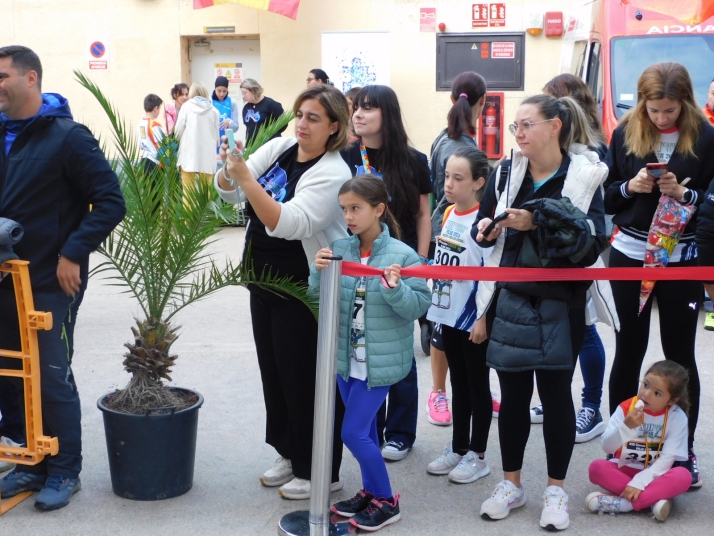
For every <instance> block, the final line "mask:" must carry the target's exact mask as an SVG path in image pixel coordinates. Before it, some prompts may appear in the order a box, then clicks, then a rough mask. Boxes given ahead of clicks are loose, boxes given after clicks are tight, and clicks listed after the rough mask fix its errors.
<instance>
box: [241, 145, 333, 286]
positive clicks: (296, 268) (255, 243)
mask: <svg viewBox="0 0 714 536" xmlns="http://www.w3.org/2000/svg"><path fill="white" fill-rule="evenodd" d="M297 152H298V145H297V144H295V145H293V146H292V147H290V148H289V149H288V150H286V151H285V152H283V153H282V154H281V155H280V156H278V158H277V159H276V160H275V162H273V163H272V164H271V165H270V167H268V171H266V172H265V173H264V174H263V175H262V176H261V177H260V178H259V179H258V183H260V185H261V186H262V187H263V189H264V190H265V191H266V195H270V196H271V197H272V198H273V199H275V200H276V201H277V202H278V203H287V202H288V201H290V200H291V199H292V198H293V197H294V196H295V187H296V186H297V183H298V182H299V181H300V178H301V177H302V176H303V174H304V173H305V172H306V171H308V170H309V169H310V168H312V167H313V166H314V165H315V164H317V163H318V162H319V161H320V158H322V156H323V155H320V156H318V157H317V158H313V159H312V160H309V161H307V162H298V161H297ZM246 213H247V215H248V217H249V218H250V223H249V224H248V230H247V231H246V237H245V244H246V246H245V249H244V252H243V260H244V261H245V259H246V256H247V255H248V252H249V250H250V261H251V262H252V264H253V268H254V270H255V273H256V275H260V274H261V272H262V271H263V270H264V269H265V271H266V273H267V271H268V270H270V272H271V274H272V275H276V274H279V275H281V276H283V277H288V276H289V277H292V279H293V281H307V278H308V276H309V275H310V268H309V263H308V261H307V257H306V256H305V250H304V249H303V247H302V242H301V241H300V240H285V239H284V238H277V237H275V236H269V235H268V234H267V232H266V230H265V225H264V224H263V222H261V221H260V220H259V219H258V216H257V215H256V213H255V211H254V210H253V207H252V206H251V205H250V203H246ZM251 290H256V288H255V287H251Z"/></svg>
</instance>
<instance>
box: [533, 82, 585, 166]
mask: <svg viewBox="0 0 714 536" xmlns="http://www.w3.org/2000/svg"><path fill="white" fill-rule="evenodd" d="M524 104H530V105H533V106H535V107H536V108H538V110H539V111H540V114H541V115H542V116H543V117H545V119H555V118H556V117H557V118H558V119H560V122H561V125H562V126H561V127H560V135H559V136H558V144H559V145H560V150H561V151H563V152H564V153H567V152H568V150H569V149H570V146H571V145H572V144H573V143H582V144H583V145H588V146H591V147H592V146H595V145H597V143H598V139H599V138H598V135H597V133H596V132H595V130H593V128H592V126H590V122H589V121H588V117H587V115H585V112H583V109H582V108H581V107H580V105H579V104H578V103H577V102H576V101H575V100H574V99H573V98H572V97H561V98H559V99H556V98H555V97H551V96H550V95H534V96H532V97H528V98H527V99H526V100H524V101H523V102H522V103H521V106H522V105H524Z"/></svg>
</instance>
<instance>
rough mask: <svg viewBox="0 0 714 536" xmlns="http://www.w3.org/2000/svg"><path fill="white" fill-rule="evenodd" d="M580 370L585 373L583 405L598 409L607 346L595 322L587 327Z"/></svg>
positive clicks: (581, 350) (581, 351) (581, 353)
mask: <svg viewBox="0 0 714 536" xmlns="http://www.w3.org/2000/svg"><path fill="white" fill-rule="evenodd" d="M580 372H581V373H582V374H583V382H584V384H585V385H583V407H584V408H590V409H595V410H598V409H600V401H601V400H602V383H603V380H604V379H605V348H604V347H603V345H602V340H601V339H600V335H598V332H597V328H595V324H592V325H590V326H587V327H586V328H585V340H584V341H583V347H582V348H581V349H580Z"/></svg>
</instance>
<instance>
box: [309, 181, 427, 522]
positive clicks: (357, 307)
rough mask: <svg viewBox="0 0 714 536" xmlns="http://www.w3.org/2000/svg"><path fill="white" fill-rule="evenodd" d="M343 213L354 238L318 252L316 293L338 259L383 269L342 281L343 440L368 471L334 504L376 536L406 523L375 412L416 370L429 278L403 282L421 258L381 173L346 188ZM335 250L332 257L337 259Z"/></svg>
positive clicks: (313, 276) (339, 380) (339, 381)
mask: <svg viewBox="0 0 714 536" xmlns="http://www.w3.org/2000/svg"><path fill="white" fill-rule="evenodd" d="M339 202H340V206H341V207H342V214H343V216H344V218H345V222H346V224H347V227H348V228H349V229H350V231H351V232H352V236H351V237H348V238H342V239H340V240H337V241H335V242H334V243H333V244H332V248H323V249H321V250H320V251H318V252H317V255H316V256H315V262H314V263H313V265H312V267H311V270H310V287H311V288H314V289H316V288H319V284H320V272H319V271H320V270H322V269H323V268H326V267H327V266H328V265H329V263H330V261H329V260H328V259H329V257H332V256H333V255H339V256H342V258H343V259H344V260H345V261H352V262H361V263H362V264H366V265H369V266H374V267H378V268H380V269H383V270H384V273H383V275H382V276H381V278H378V277H350V276H343V277H342V291H341V301H340V332H339V344H338V355H337V386H338V388H339V390H340V395H341V396H342V400H343V401H344V403H345V408H346V410H345V417H344V422H343V424H342V440H343V441H344V443H345V445H346V446H347V448H349V449H350V451H351V452H352V454H353V455H354V457H355V458H356V459H357V461H358V462H359V465H360V469H361V471H362V488H363V489H362V490H360V491H359V492H358V493H357V494H356V495H355V496H354V497H353V498H351V499H348V500H346V501H342V502H338V503H336V504H334V505H332V508H331V510H332V511H333V512H335V513H336V514H339V515H342V516H346V517H351V519H350V523H352V525H354V526H356V527H359V528H361V529H363V530H367V531H375V530H378V529H380V528H382V527H383V526H385V525H389V524H391V523H396V522H397V521H399V519H400V516H401V514H400V511H399V495H393V494H392V488H391V484H390V482H389V475H388V474H387V467H386V464H385V462H384V459H383V458H382V453H381V451H380V445H379V441H378V439H377V410H379V408H380V407H381V405H382V404H383V403H384V400H385V399H386V398H387V393H388V392H389V387H390V385H393V384H395V383H397V382H398V381H399V380H401V379H402V378H404V377H405V376H406V375H407V374H408V373H409V371H410V370H411V366H412V357H413V354H414V350H413V348H414V321H415V320H416V319H417V318H419V317H420V316H421V315H423V314H424V313H425V312H426V310H427V309H428V308H429V296H430V291H429V287H428V285H427V284H426V282H425V281H424V280H423V279H418V278H402V277H401V274H400V272H401V267H402V266H420V265H421V263H420V262H419V257H418V256H417V254H416V252H415V251H414V250H413V249H412V248H410V247H409V246H407V245H406V244H404V243H403V242H400V241H399V240H398V238H399V233H400V231H399V226H398V224H397V223H396V220H395V219H394V217H393V216H392V214H391V212H390V211H389V210H388V209H387V203H388V202H389V192H388V191H387V187H386V186H385V183H384V181H383V180H381V179H379V178H377V177H376V176H375V175H358V176H357V177H354V178H352V179H350V180H348V181H347V182H346V183H345V184H344V185H343V186H342V188H341V189H340V192H339ZM333 252H334V253H333Z"/></svg>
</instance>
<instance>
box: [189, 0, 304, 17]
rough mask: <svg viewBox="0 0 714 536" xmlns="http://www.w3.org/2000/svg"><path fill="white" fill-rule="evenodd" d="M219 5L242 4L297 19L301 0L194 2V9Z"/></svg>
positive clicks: (218, 0)
mask: <svg viewBox="0 0 714 536" xmlns="http://www.w3.org/2000/svg"><path fill="white" fill-rule="evenodd" d="M219 4H240V5H242V6H246V7H254V8H255V9H262V10H265V11H272V12H273V13H277V14H279V15H284V16H286V17H290V18H291V19H293V20H295V19H297V10H298V7H299V6H300V0H193V9H202V8H204V7H212V6H217V5H219Z"/></svg>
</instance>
